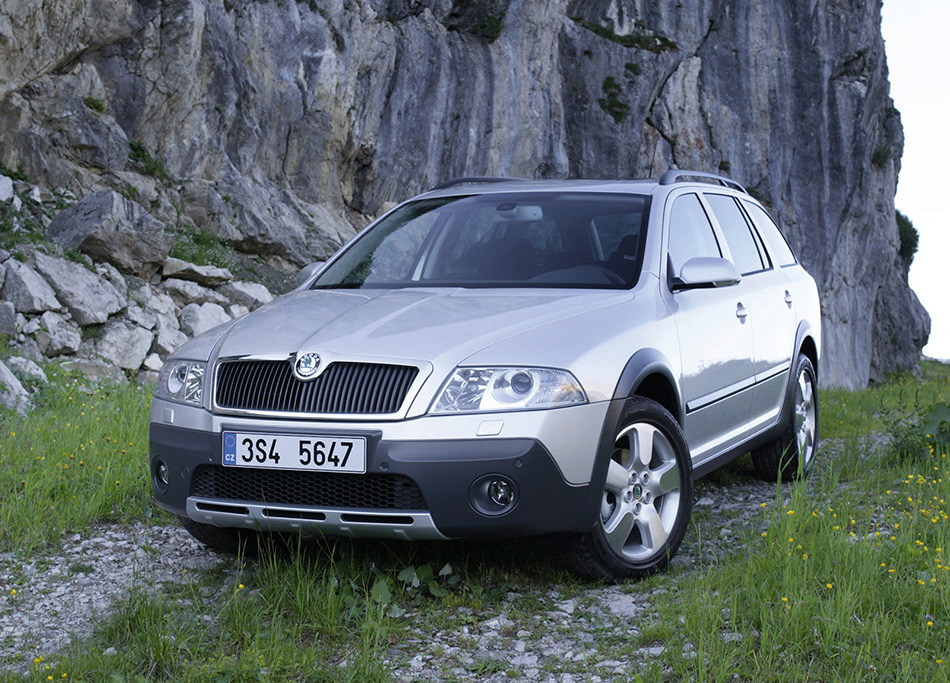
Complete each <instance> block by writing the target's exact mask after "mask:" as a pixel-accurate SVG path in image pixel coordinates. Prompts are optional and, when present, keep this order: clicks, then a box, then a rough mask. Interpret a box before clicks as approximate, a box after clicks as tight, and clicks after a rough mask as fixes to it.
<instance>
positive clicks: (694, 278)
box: [671, 256, 741, 292]
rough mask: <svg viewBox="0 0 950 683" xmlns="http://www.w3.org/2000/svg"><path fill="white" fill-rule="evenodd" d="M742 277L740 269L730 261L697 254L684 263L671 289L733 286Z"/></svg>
mask: <svg viewBox="0 0 950 683" xmlns="http://www.w3.org/2000/svg"><path fill="white" fill-rule="evenodd" d="M740 279H741V278H740V276H739V271H737V270H736V267H735V266H734V265H732V263H731V262H730V261H727V260H726V259H724V258H713V257H710V256H697V257H696V258H691V259H690V260H689V261H687V262H686V263H684V264H683V267H682V268H680V274H679V277H676V278H673V284H672V287H671V289H672V290H673V291H674V292H676V291H680V290H683V289H711V288H713V287H731V286H733V285H737V284H739V280H740Z"/></svg>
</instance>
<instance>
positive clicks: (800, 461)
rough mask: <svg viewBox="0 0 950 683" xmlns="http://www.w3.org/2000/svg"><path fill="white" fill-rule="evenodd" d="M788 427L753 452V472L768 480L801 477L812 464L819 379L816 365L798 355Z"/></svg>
mask: <svg viewBox="0 0 950 683" xmlns="http://www.w3.org/2000/svg"><path fill="white" fill-rule="evenodd" d="M789 412H790V414H789V419H788V427H786V428H785V432H784V433H783V434H782V436H781V437H779V438H778V439H776V440H775V441H773V442H772V443H770V444H767V445H765V446H762V447H761V448H757V449H755V450H754V451H752V464H753V466H754V467H755V473H756V474H757V475H758V476H759V477H761V478H762V479H765V480H767V481H777V480H778V479H779V478H781V480H782V481H793V480H795V479H799V478H804V477H806V476H808V473H809V472H811V468H812V467H813V466H814V464H815V450H816V449H817V447H818V382H817V381H816V379H815V367H814V366H813V365H812V363H811V361H810V360H809V359H808V356H806V355H804V354H801V355H799V356H798V361H797V362H796V364H795V386H794V390H793V393H792V404H791V406H790V407H789Z"/></svg>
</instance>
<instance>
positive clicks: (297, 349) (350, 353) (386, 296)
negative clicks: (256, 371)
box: [176, 288, 632, 365]
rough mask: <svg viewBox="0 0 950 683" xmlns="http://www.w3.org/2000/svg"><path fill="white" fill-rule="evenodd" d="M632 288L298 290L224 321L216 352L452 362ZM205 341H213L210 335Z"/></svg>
mask: <svg viewBox="0 0 950 683" xmlns="http://www.w3.org/2000/svg"><path fill="white" fill-rule="evenodd" d="M631 296H632V294H631V293H630V292H629V291H613V290H565V289H557V290H554V289H544V290H540V289H539V290H525V289H503V290H499V289H492V290H488V289H485V290H472V289H457V288H454V289H442V288H440V289H398V290H365V289H364V290H359V291H347V290H335V291H327V290H318V291H302V292H294V293H291V294H289V295H287V296H284V297H281V298H279V299H277V300H275V301H274V302H272V303H270V304H268V305H266V306H264V307H262V308H260V309H258V310H257V311H255V312H254V313H251V314H250V315H248V316H246V317H244V318H242V319H240V320H239V321H237V322H235V323H234V324H232V325H231V326H230V327H226V328H224V329H222V330H221V332H220V333H219V340H218V343H217V344H216V346H217V347H218V348H217V352H216V353H215V354H214V355H215V356H217V357H234V356H270V357H286V356H289V355H290V354H293V353H305V352H310V351H312V352H316V353H319V354H321V356H324V357H327V358H329V357H338V358H349V359H353V360H371V359H390V360H398V359H405V360H407V361H416V362H423V363H425V362H429V363H432V364H433V365H441V364H443V363H449V364H451V365H455V364H458V363H460V362H462V361H463V360H464V359H465V358H466V357H468V356H470V355H471V354H473V353H475V352H477V351H479V350H480V349H482V348H484V347H486V346H488V345H491V344H495V343H497V342H499V341H501V340H503V339H506V338H508V337H511V336H513V335H517V334H519V333H521V332H524V331H526V330H530V329H533V328H535V327H538V326H541V325H544V324H547V323H550V322H553V321H556V320H561V319H564V318H566V317H570V316H573V315H576V314H579V313H582V312H585V311H590V310H591V309H594V308H600V307H602V306H608V305H610V304H613V303H618V302H620V301H624V300H627V299H630V298H631ZM202 341H204V344H203V345H204V346H206V348H207V347H209V346H210V345H208V344H207V341H210V340H202ZM207 351H208V352H209V355H210V351H211V349H210V348H207ZM176 355H177V354H176ZM202 355H204V354H202ZM539 360H540V359H539ZM440 361H442V362H441V363H440Z"/></svg>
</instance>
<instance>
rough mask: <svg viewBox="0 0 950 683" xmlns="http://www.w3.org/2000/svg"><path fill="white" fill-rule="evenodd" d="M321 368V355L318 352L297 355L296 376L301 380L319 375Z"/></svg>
mask: <svg viewBox="0 0 950 683" xmlns="http://www.w3.org/2000/svg"><path fill="white" fill-rule="evenodd" d="M319 369H320V356H319V355H318V354H316V353H305V354H303V355H302V356H297V361H296V362H295V363H294V377H296V378H297V379H299V380H301V381H306V380H308V379H313V378H314V377H316V376H317V370H319Z"/></svg>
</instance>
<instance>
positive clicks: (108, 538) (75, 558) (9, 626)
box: [0, 476, 775, 682]
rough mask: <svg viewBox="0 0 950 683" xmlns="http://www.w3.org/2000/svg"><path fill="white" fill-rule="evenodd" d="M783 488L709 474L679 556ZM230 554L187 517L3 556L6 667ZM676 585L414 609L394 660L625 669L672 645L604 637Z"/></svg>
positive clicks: (569, 672) (487, 673)
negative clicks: (435, 626) (604, 643)
mask: <svg viewBox="0 0 950 683" xmlns="http://www.w3.org/2000/svg"><path fill="white" fill-rule="evenodd" d="M774 498H775V485H774V484H767V483H763V482H759V481H756V480H754V479H752V478H749V477H745V476H740V477H737V480H736V481H735V482H731V483H728V484H721V483H716V482H714V481H713V482H707V481H704V480H703V481H700V482H699V483H698V484H697V488H696V496H695V499H694V515H693V519H694V523H693V525H692V526H691V528H690V531H689V532H688V533H687V536H686V540H685V541H684V543H683V545H682V546H681V548H680V551H679V553H678V555H677V557H676V558H675V559H674V560H673V563H672V565H673V567H676V568H679V569H680V570H683V569H685V570H686V571H690V570H693V569H697V570H699V569H701V568H704V567H708V566H709V565H710V563H714V562H716V561H719V560H721V559H722V558H724V557H727V556H729V555H731V554H733V553H735V552H737V551H739V549H738V548H737V547H736V539H739V538H741V537H742V532H743V528H744V527H747V525H749V524H759V523H760V522H759V516H760V514H761V507H760V504H761V503H762V502H765V501H772V500H774ZM222 563H226V565H230V567H233V568H235V569H236V562H235V561H234V559H233V558H229V557H228V556H223V555H219V554H217V553H214V552H212V551H210V550H208V549H206V548H204V547H203V546H202V545H201V544H199V543H198V542H196V541H194V540H193V539H192V538H191V536H189V535H188V533H187V532H185V531H184V529H182V528H180V527H179V526H147V525H145V524H134V525H132V526H116V525H109V526H97V527H93V528H90V529H89V530H88V531H87V532H85V533H82V534H75V535H73V536H71V537H69V538H66V539H64V542H63V546H62V549H61V551H60V552H58V553H57V554H55V555H43V556H37V557H33V558H30V559H28V560H25V561H24V560H23V559H21V558H18V557H17V556H16V555H15V554H14V553H8V554H5V555H3V556H0V624H2V625H0V672H2V670H3V669H7V670H12V671H22V672H25V671H26V670H27V668H28V665H29V663H30V662H32V661H33V658H34V657H38V656H40V655H43V656H44V657H45V658H46V659H47V661H48V660H49V659H50V656H51V654H53V653H55V651H56V650H57V649H58V648H60V647H62V646H64V645H66V644H67V643H68V642H69V641H70V639H71V638H83V637H86V636H88V635H89V634H90V633H91V629H92V624H93V621H94V619H95V618H96V617H98V616H101V615H102V614H104V613H106V612H107V611H108V610H109V608H110V606H111V605H113V604H114V603H115V602H116V601H117V600H119V599H121V598H122V597H123V596H124V595H126V594H127V591H128V590H129V589H131V588H133V587H155V586H161V585H162V584H164V583H175V584H179V585H180V584H182V583H183V582H185V583H187V581H188V580H189V579H188V574H189V572H191V573H192V574H194V575H195V578H196V580H197V579H198V578H199V577H200V575H201V574H202V572H201V571H200V570H205V569H214V568H220V567H221V564H222ZM655 584H656V582H653V585H654V586H655ZM666 592H667V589H666V588H664V587H659V588H657V587H654V588H652V589H645V588H639V586H638V584H627V585H624V586H619V587H618V586H596V587H591V588H589V589H586V590H582V591H580V592H578V591H577V590H576V588H575V589H572V590H571V595H570V596H567V595H562V593H561V588H560V587H559V586H558V585H556V584H552V586H551V587H550V588H549V590H547V591H546V593H545V594H544V595H543V596H541V595H538V596H532V597H535V598H536V601H535V604H537V605H539V607H538V608H537V609H533V610H531V611H530V613H528V612H526V613H519V611H518V609H517V604H518V602H519V599H520V598H521V597H522V596H521V595H520V594H519V593H515V592H510V593H508V594H507V596H506V598H505V600H504V602H503V604H502V605H501V606H500V607H499V606H497V605H496V606H494V607H492V608H489V609H487V610H483V611H482V612H480V613H478V614H473V613H472V611H471V610H469V609H467V608H459V609H457V610H456V611H455V613H454V614H451V615H448V616H447V617H446V619H445V620H443V621H444V622H445V621H447V622H448V623H449V624H451V625H452V627H451V628H446V629H444V630H441V631H437V632H435V633H433V632H432V630H431V627H429V626H427V625H426V624H425V623H423V622H424V621H425V620H424V619H414V618H413V616H412V615H411V614H410V615H407V616H406V617H404V619H406V621H407V622H408V627H407V629H406V631H405V632H404V633H401V634H400V637H399V642H398V643H397V644H396V645H394V646H393V649H392V650H391V653H390V663H391V665H392V666H393V669H394V672H395V675H396V678H397V679H398V680H402V681H413V680H417V681H418V680H422V681H430V680H431V681H438V680H443V679H445V678H446V677H452V678H454V679H457V680H469V681H486V680H511V679H512V678H515V679H528V680H542V681H558V682H567V681H579V680H585V681H598V680H616V679H620V678H624V677H626V676H629V675H630V673H631V672H634V671H638V670H642V669H643V667H644V666H645V665H646V664H647V663H648V662H649V660H650V659H651V658H656V657H658V656H659V655H660V654H661V653H662V645H655V646H652V647H649V646H648V647H640V648H634V647H632V646H627V647H625V648H618V649H617V651H616V652H614V653H613V654H612V655H610V656H605V655H604V653H603V650H602V649H599V648H598V647H596V644H597V642H598V641H600V640H602V639H603V638H605V637H613V638H621V639H624V640H625V641H626V642H638V641H637V640H636V639H635V636H638V635H639V630H638V625H639V624H643V623H648V622H649V621H650V619H651V618H652V615H653V614H654V610H653V604H654V603H655V602H656V601H657V600H658V599H662V594H663V593H666ZM522 602H523V601H522ZM736 635H737V634H736ZM726 637H728V634H726Z"/></svg>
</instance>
